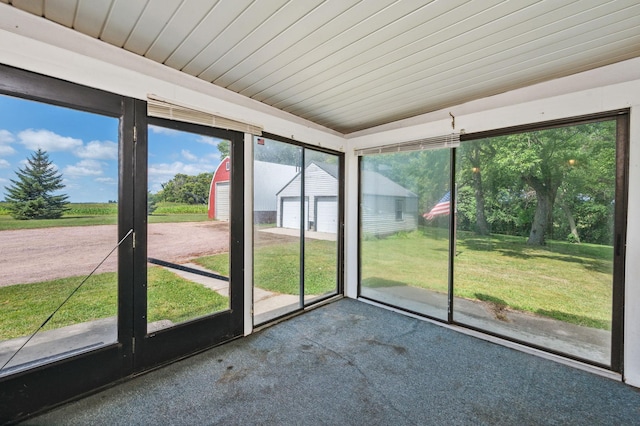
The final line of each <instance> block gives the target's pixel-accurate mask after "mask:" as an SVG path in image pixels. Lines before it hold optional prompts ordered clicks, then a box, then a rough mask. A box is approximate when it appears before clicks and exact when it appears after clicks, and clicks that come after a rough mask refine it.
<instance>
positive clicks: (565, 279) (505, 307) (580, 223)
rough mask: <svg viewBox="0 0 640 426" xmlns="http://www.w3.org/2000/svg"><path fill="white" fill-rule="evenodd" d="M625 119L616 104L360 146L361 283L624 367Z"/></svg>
mask: <svg viewBox="0 0 640 426" xmlns="http://www.w3.org/2000/svg"><path fill="white" fill-rule="evenodd" d="M627 129H628V123H627V115H626V114H624V113H622V114H615V113H614V114H609V115H606V114H604V115H602V116H598V117H586V118H580V119H575V120H568V121H566V122H558V123H548V124H545V125H540V126H537V127H531V128H521V129H507V130H504V131H500V132H494V133H491V134H478V135H466V136H465V140H464V141H462V142H461V143H460V146H459V147H457V148H453V149H452V148H439V149H438V148H436V149H430V150H426V151H411V152H402V153H389V154H376V155H363V156H362V157H361V159H360V255H361V268H360V295H361V296H362V297H365V298H368V299H372V300H375V301H378V302H381V303H385V304H388V305H392V306H396V307H400V308H402V309H405V310H408V311H411V312H415V313H418V314H422V315H426V316H429V317H432V318H435V319H439V320H442V321H446V322H452V323H457V324H460V325H464V326H465V327H469V328H473V329H477V330H480V331H483V332H486V333H489V334H493V335H496V336H500V337H504V338H507V339H510V340H514V341H517V342H521V343H524V344H527V345H530V346H533V347H536V348H541V349H544V350H548V351H551V352H554V353H558V354H562V355H565V356H568V357H571V358H575V359H580V360H585V361H588V362H591V363H593V364H596V365H601V366H605V367H607V368H611V369H613V370H616V371H620V368H621V349H622V330H621V324H622V315H623V306H624V305H623V302H622V299H623V297H622V295H623V278H622V277H623V272H624V235H625V226H626V213H625V212H626V191H627V182H626V169H627V160H626V159H627V155H626V149H627V145H628V136H627ZM450 236H452V238H451V239H450Z"/></svg>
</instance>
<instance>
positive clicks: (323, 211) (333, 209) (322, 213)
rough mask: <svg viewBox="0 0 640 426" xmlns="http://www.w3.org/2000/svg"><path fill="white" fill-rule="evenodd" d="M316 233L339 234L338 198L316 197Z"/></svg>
mask: <svg viewBox="0 0 640 426" xmlns="http://www.w3.org/2000/svg"><path fill="white" fill-rule="evenodd" d="M315 211H316V217H315V224H316V231H318V232H329V233H332V234H335V233H337V232H338V197H316V208H315Z"/></svg>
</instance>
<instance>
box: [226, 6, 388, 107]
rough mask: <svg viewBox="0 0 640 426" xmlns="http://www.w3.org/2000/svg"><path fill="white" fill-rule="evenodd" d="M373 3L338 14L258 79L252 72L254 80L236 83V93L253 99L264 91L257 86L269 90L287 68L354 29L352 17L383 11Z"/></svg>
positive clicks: (268, 65)
mask: <svg viewBox="0 0 640 426" xmlns="http://www.w3.org/2000/svg"><path fill="white" fill-rule="evenodd" d="M377 1H378V2H379V4H378V7H380V8H384V7H385V6H383V5H381V3H382V1H381V0H377ZM372 4H374V2H367V3H365V2H364V1H362V0H360V1H359V2H358V3H357V4H356V5H354V6H353V7H352V8H350V9H348V10H347V11H345V12H344V13H342V14H340V15H338V16H337V17H336V18H335V19H334V20H332V21H330V22H327V23H326V25H325V26H324V27H323V28H321V29H320V30H318V31H316V32H313V33H311V34H310V35H309V36H307V37H305V38H304V39H301V40H298V41H297V42H296V43H295V44H294V45H293V46H291V47H290V48H289V49H287V50H286V51H285V52H283V53H282V54H281V55H277V56H274V57H273V58H270V59H269V61H268V62H267V63H265V65H263V66H262V67H261V71H262V74H261V75H259V76H254V75H253V73H250V74H249V75H248V77H250V78H244V77H243V78H242V79H241V80H239V81H238V82H236V83H234V85H238V87H237V89H232V90H235V91H237V92H238V93H240V94H242V95H245V96H247V97H252V96H254V95H255V94H257V93H259V92H260V91H261V90H263V89H260V88H257V87H256V86H257V85H266V86H267V87H268V86H270V85H271V84H274V83H276V82H278V81H280V80H278V78H279V77H276V76H278V75H279V74H280V73H281V72H282V70H283V69H287V68H289V67H291V64H292V63H293V62H294V61H296V60H299V59H300V58H301V57H302V56H306V55H315V51H316V49H318V48H320V47H321V46H322V45H324V44H325V43H328V42H330V41H331V40H333V39H336V38H338V37H340V35H341V34H342V33H344V32H345V31H347V30H349V29H350V28H351V27H352V21H351V19H352V18H351V16H361V15H362V14H364V13H370V14H373V13H377V12H378V11H379V10H380V9H372V8H371V5H372ZM363 9H364V10H363ZM271 77H273V79H272V80H275V81H273V82H269V81H268V80H269V79H270V78H271ZM245 79H246V80H247V81H246V82H243V81H242V80H245Z"/></svg>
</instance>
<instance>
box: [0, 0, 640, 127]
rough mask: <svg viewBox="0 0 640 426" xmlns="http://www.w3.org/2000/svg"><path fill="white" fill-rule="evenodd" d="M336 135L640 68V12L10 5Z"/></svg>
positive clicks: (554, 6)
mask: <svg viewBox="0 0 640 426" xmlns="http://www.w3.org/2000/svg"><path fill="white" fill-rule="evenodd" d="M0 1H1V2H3V3H9V4H12V5H13V6H14V7H16V8H19V9H22V10H24V11H27V12H29V13H33V14H35V15H39V16H44V18H42V19H45V18H46V19H49V20H51V21H54V22H57V23H59V24H61V25H64V26H67V27H71V28H73V30H75V31H79V32H81V33H84V34H86V35H89V36H92V37H96V38H100V39H101V40H103V41H104V42H107V43H109V44H112V45H115V46H122V47H123V48H124V49H126V50H129V51H131V52H133V53H136V54H139V55H144V56H145V57H147V58H149V59H151V60H153V61H156V62H159V63H163V64H165V65H167V66H169V67H172V68H175V69H177V70H181V71H183V72H186V73H189V74H191V75H194V76H197V77H199V78H201V79H203V80H205V81H209V82H213V84H216V85H218V86H221V87H226V88H228V89H230V90H233V91H235V92H238V93H240V94H242V95H245V96H248V97H251V98H253V99H255V100H257V101H262V102H264V103H266V104H269V105H272V106H275V107H277V108H280V109H282V110H284V111H286V112H289V113H292V114H294V115H297V116H299V117H302V118H305V119H308V120H311V121H314V122H316V123H318V124H321V125H325V126H327V127H329V128H331V129H334V130H337V131H339V132H352V131H357V130H361V129H365V128H367V127H374V126H377V125H381V124H384V123H388V122H390V121H393V120H397V119H402V118H408V117H411V116H413V115H416V114H421V113H426V112H430V111H434V110H437V109H441V108H444V107H447V106H451V105H457V104H460V103H463V102H467V101H470V100H473V99H478V98H479V97H483V96H490V95H493V94H497V93H500V92H504V91H506V90H511V89H516V88H519V87H522V86H525V85H529V84H533V83H537V82H542V81H545V80H549V79H554V78H558V77H562V76H566V75H570V74H573V73H576V72H580V71H584V70H588V69H592V68H594V67H596V66H602V65H606V64H610V63H614V62H616V61H620V60H624V59H629V58H633V57H638V56H640V2H639V1H638V0H546V1H538V0H486V1H478V0H476V1H473V0H447V1H428V2H427V1H421V2H419V1H412V0H325V1H321V0H162V1H161V0H46V1H43V0H13V1H10V0H0Z"/></svg>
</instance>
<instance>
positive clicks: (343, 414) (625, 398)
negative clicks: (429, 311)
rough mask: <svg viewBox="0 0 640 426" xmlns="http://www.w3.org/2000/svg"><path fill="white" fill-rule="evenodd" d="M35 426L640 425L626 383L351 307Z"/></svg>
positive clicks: (91, 400) (639, 397)
mask: <svg viewBox="0 0 640 426" xmlns="http://www.w3.org/2000/svg"><path fill="white" fill-rule="evenodd" d="M27 423H28V424H61V425H62V424H69V425H88V424H100V425H111V424H113V425H115V424H118V425H169V424H183V425H199V424H225V425H234V424H237V425H251V424H264V425H288V424H295V425H313V424H326V425H383V424H384V425H405V424H406V425H418V424H426V425H431V424H433V425H439V424H443V425H455V424H473V425H477V424H490V425H495V424H509V425H515V424H518V425H522V424H579V425H596V424H607V425H614V424H615V425H618V424H625V425H628V424H640V392H639V391H638V390H636V389H634V388H631V387H629V386H626V385H624V384H622V383H619V382H615V381H612V380H609V379H606V378H603V377H599V376H596V375H593V374H590V373H587V372H583V371H580V370H576V369H573V368H570V367H567V366H564V365H561V364H557V363H554V362H551V361H548V360H544V359H541V358H538V357H535V356H532V355H528V354H524V353H521V352H518V351H514V350H512V349H508V348H505V347H502V346H498V345H495V344H492V343H489V342H486V341H484V340H479V339H476V338H473V337H470V336H467V335H464V334H461V333H457V332H455V331H451V330H448V329H445V328H443V327H439V326H437V325H433V324H430V323H427V322H423V321H419V320H416V319H412V318H408V317H405V316H403V315H400V314H397V313H393V312H389V311H387V310H384V309H381V308H378V307H374V306H371V305H368V304H365V303H362V302H358V301H354V300H349V299H343V300H340V301H338V302H335V303H332V304H329V305H327V306H324V307H321V308H318V309H316V310H314V311H311V312H309V313H307V314H304V315H301V316H298V317H296V318H293V319H291V320H289V321H286V322H283V323H281V324H278V325H276V326H273V327H271V328H268V329H266V330H263V331H261V332H259V333H256V334H254V335H252V336H250V337H248V338H244V339H240V340H237V341H234V342H232V343H229V344H226V345H223V346H221V347H218V348H215V349H212V350H209V351H207V352H205V353H202V354H200V355H197V356H194V357H192V358H189V359H187V360H184V361H181V362H178V363H175V364H172V365H170V366H167V367H165V368H162V369H160V370H157V371H154V372H152V373H149V374H146V375H144V376H141V377H138V378H136V379H134V380H131V381H129V382H126V383H124V384H121V385H118V386H116V387H113V388H110V389H108V390H106V391H103V392H101V393H98V394H96V395H93V396H91V397H88V398H85V399H82V400H80V401H77V402H74V403H71V404H68V405H65V406H63V407H61V408H58V409H57V410H55V411H52V412H49V413H47V414H45V415H42V416H40V417H37V418H34V419H31V420H30V421H29V422H27Z"/></svg>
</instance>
